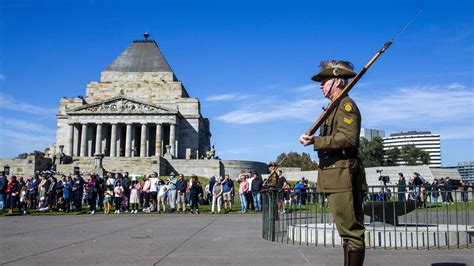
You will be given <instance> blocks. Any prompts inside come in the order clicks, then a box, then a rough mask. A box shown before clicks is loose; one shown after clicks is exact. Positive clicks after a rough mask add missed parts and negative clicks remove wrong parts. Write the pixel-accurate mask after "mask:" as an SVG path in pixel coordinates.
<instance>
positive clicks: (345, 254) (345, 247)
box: [342, 240, 349, 266]
mask: <svg viewBox="0 0 474 266" xmlns="http://www.w3.org/2000/svg"><path fill="white" fill-rule="evenodd" d="M348 246H349V242H348V241H347V240H344V242H343V243H342V249H343V250H344V266H348V265H349V264H348V262H349V261H348V258H347V257H348V255H347V247H348Z"/></svg>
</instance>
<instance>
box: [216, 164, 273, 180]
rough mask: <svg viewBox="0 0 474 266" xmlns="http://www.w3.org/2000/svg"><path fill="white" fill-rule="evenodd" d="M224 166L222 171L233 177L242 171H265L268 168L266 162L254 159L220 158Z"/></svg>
mask: <svg viewBox="0 0 474 266" xmlns="http://www.w3.org/2000/svg"><path fill="white" fill-rule="evenodd" d="M222 164H223V166H224V173H225V174H227V175H229V176H230V177H231V178H232V179H235V178H236V177H237V176H238V175H239V174H241V173H243V172H254V173H259V174H262V173H267V172H268V168H267V164H266V163H262V162H255V161H240V160H222Z"/></svg>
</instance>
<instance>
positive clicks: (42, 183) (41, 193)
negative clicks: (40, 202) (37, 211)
mask: <svg viewBox="0 0 474 266" xmlns="http://www.w3.org/2000/svg"><path fill="white" fill-rule="evenodd" d="M47 178H48V176H47V174H46V173H43V174H42V176H41V181H40V183H39V189H38V190H39V198H45V197H46V190H47V185H48V184H47V183H48V179H47Z"/></svg>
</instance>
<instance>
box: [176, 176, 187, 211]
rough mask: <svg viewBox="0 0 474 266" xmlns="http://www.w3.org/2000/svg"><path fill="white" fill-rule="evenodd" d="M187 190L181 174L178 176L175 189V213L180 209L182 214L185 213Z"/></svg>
mask: <svg viewBox="0 0 474 266" xmlns="http://www.w3.org/2000/svg"><path fill="white" fill-rule="evenodd" d="M187 188H188V182H187V181H186V179H185V178H184V175H183V174H180V175H179V178H178V187H177V198H176V204H177V205H178V207H177V209H176V210H177V211H179V210H180V207H182V210H183V212H186V189H187Z"/></svg>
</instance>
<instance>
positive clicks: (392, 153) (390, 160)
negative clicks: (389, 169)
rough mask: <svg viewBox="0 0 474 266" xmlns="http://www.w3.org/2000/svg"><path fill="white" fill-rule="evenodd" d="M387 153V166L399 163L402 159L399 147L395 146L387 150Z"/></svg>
mask: <svg viewBox="0 0 474 266" xmlns="http://www.w3.org/2000/svg"><path fill="white" fill-rule="evenodd" d="M385 154H386V155H387V159H386V160H385V165H387V166H397V165H398V161H399V160H400V157H401V152H400V149H399V148H398V147H394V148H392V149H390V150H387V151H386V152H385Z"/></svg>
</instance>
